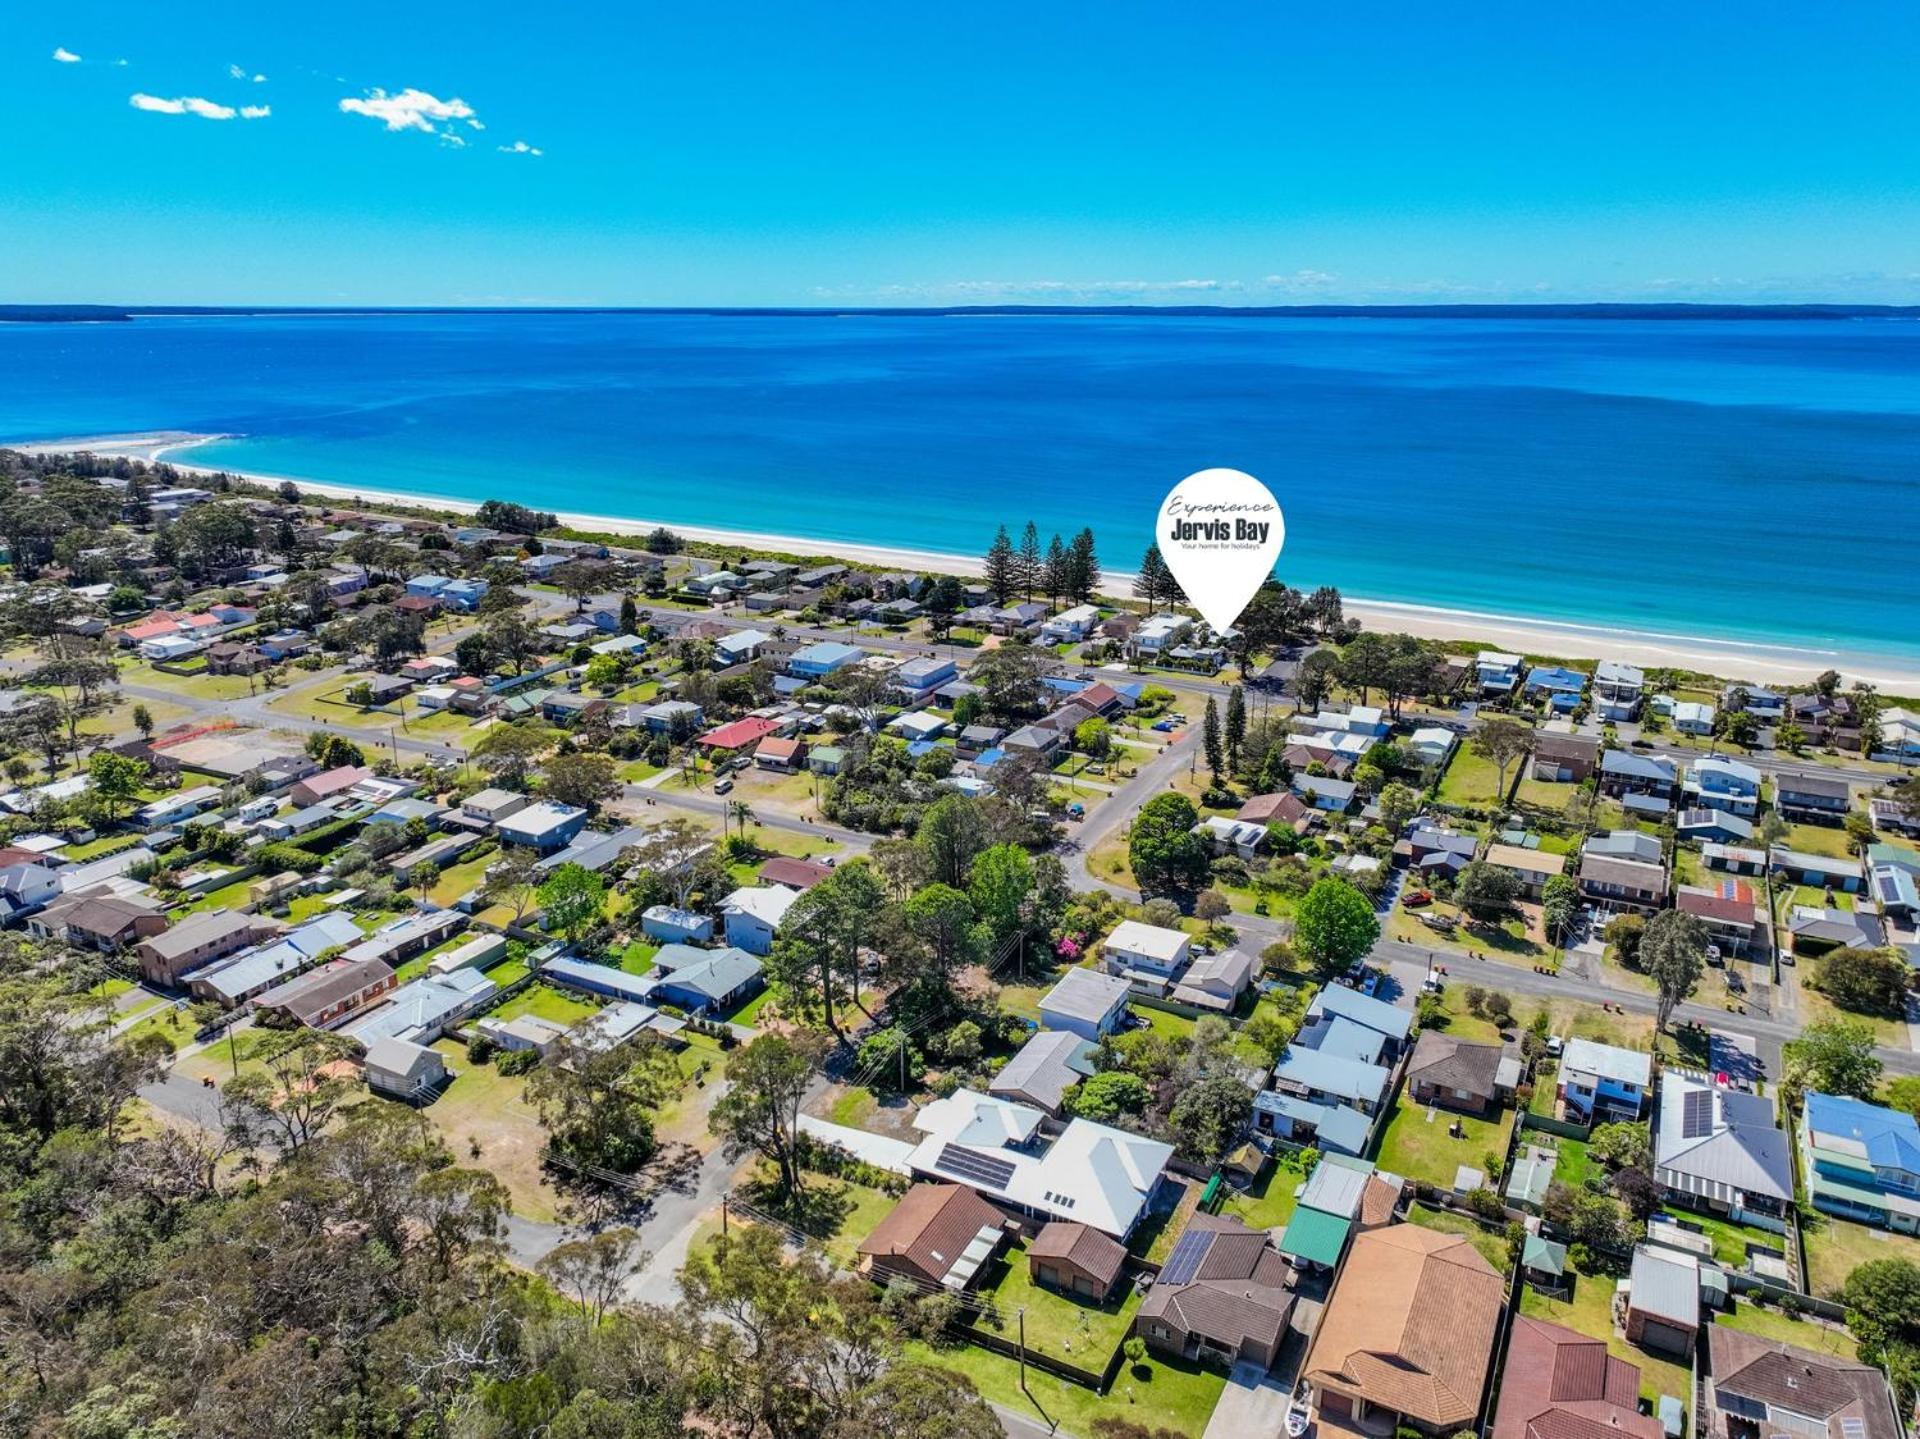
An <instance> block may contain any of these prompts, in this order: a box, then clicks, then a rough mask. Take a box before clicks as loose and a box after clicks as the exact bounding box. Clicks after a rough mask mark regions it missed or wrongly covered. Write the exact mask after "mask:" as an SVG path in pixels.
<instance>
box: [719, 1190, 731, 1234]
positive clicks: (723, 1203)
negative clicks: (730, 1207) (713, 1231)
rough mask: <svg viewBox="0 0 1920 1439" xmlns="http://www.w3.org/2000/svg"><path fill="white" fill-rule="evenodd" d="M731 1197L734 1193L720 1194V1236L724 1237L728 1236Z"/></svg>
mask: <svg viewBox="0 0 1920 1439" xmlns="http://www.w3.org/2000/svg"><path fill="white" fill-rule="evenodd" d="M730 1198H732V1195H730V1194H726V1193H723V1194H721V1196H720V1237H721V1238H722V1239H725V1238H726V1237H727V1201H728V1200H729V1199H730Z"/></svg>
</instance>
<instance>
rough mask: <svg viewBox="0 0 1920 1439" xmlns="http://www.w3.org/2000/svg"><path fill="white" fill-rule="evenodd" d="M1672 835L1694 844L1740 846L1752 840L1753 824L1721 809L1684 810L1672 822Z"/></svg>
mask: <svg viewBox="0 0 1920 1439" xmlns="http://www.w3.org/2000/svg"><path fill="white" fill-rule="evenodd" d="M1674 833H1675V834H1676V835H1678V836H1679V837H1680V838H1681V839H1683V840H1691V841H1693V842H1694V843H1695V844H1718V845H1730V844H1732V845H1742V844H1746V843H1747V842H1748V841H1749V840H1751V839H1752V838H1753V822H1752V821H1751V820H1744V819H1742V818H1740V816H1739V815H1737V814H1730V813H1728V812H1727V811H1726V810H1723V809H1708V808H1705V807H1704V806H1702V807H1700V808H1698V809H1686V810H1682V811H1681V812H1680V817H1679V818H1678V819H1677V820H1676V821H1675V822H1674Z"/></svg>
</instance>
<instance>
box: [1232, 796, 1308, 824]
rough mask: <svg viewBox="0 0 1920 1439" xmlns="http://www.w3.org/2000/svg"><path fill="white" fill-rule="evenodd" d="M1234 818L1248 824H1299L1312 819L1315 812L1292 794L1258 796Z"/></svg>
mask: <svg viewBox="0 0 1920 1439" xmlns="http://www.w3.org/2000/svg"><path fill="white" fill-rule="evenodd" d="M1233 817H1234V818H1235V819H1242V820H1245V821H1246V822H1247V823H1248V824H1298V823H1300V821H1301V820H1303V819H1306V820H1310V819H1312V818H1313V811H1312V810H1311V809H1309V808H1308V807H1307V803H1306V801H1305V800H1303V799H1301V798H1300V796H1299V795H1297V794H1293V793H1291V792H1287V793H1281V794H1257V795H1255V796H1254V797H1253V798H1252V799H1250V800H1248V801H1247V802H1246V803H1245V804H1243V805H1241V806H1240V808H1239V810H1238V811H1236V812H1235V814H1234V816H1233Z"/></svg>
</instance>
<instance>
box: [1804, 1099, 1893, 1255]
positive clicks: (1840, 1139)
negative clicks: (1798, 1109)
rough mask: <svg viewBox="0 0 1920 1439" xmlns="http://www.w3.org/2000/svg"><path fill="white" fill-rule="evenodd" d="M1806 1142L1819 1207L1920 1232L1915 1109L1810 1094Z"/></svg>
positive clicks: (1811, 1190) (1811, 1188) (1810, 1188)
mask: <svg viewBox="0 0 1920 1439" xmlns="http://www.w3.org/2000/svg"><path fill="white" fill-rule="evenodd" d="M1799 1140H1800V1161H1801V1164H1800V1167H1801V1171H1802V1173H1804V1174H1805V1176H1806V1181H1807V1193H1808V1196H1809V1198H1810V1199H1811V1200H1812V1202H1813V1207H1814V1208H1815V1209H1818V1210H1820V1211H1821V1212H1822V1213H1825V1214H1833V1215H1837V1216H1838V1217H1840V1218H1841V1219H1850V1220H1853V1221H1854V1222H1856V1223H1860V1224H1873V1225H1877V1226H1879V1227H1880V1228H1882V1229H1891V1230H1893V1231H1894V1232H1895V1233H1898V1234H1913V1233H1916V1232H1920V1124H1916V1123H1915V1121H1914V1117H1913V1116H1912V1115H1911V1114H1908V1113H1906V1112H1905V1111H1904V1110H1898V1109H1888V1108H1886V1107H1884V1106H1882V1105H1878V1104H1869V1103H1867V1102H1866V1101H1865V1100H1861V1099H1854V1098H1851V1097H1849V1096H1845V1095H1838V1094H1820V1093H1817V1092H1810V1093H1809V1094H1808V1095H1807V1097H1806V1105H1805V1108H1804V1110H1803V1111H1802V1113H1801V1116H1800V1128H1799Z"/></svg>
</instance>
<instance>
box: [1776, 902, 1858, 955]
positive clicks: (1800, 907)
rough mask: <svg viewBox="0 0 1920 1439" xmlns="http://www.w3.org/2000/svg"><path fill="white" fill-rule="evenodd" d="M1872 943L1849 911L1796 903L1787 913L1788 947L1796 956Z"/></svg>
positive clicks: (1823, 952) (1856, 947) (1855, 947)
mask: <svg viewBox="0 0 1920 1439" xmlns="http://www.w3.org/2000/svg"><path fill="white" fill-rule="evenodd" d="M1872 943H1873V941H1872V938H1871V937H1870V936H1869V935H1868V934H1867V931H1866V930H1865V929H1864V928H1863V927H1862V926H1861V924H1860V921H1859V919H1858V918H1857V917H1856V916H1855V914H1854V912H1853V911H1852V910H1850V909H1831V908H1827V907H1825V906H1822V905H1813V904H1796V905H1794V906H1793V908H1792V909H1790V910H1789V911H1788V912H1787V947H1788V948H1789V950H1791V951H1792V953H1793V954H1795V955H1812V954H1825V953H1826V952H1827V951H1828V950H1830V949H1842V948H1846V949H1863V948H1866V947H1868V946H1870V945H1871V944H1872Z"/></svg>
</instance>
